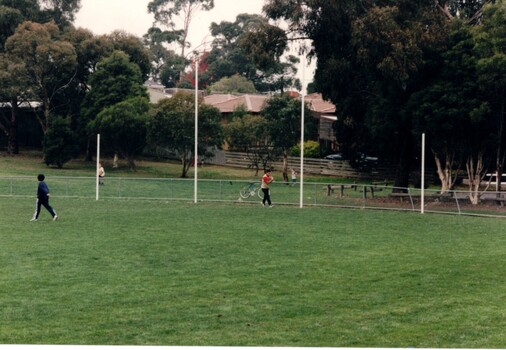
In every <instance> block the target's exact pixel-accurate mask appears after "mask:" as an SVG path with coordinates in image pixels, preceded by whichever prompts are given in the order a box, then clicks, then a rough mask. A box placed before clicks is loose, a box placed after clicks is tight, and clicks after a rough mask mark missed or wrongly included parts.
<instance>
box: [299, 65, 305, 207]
mask: <svg viewBox="0 0 506 350" xmlns="http://www.w3.org/2000/svg"><path fill="white" fill-rule="evenodd" d="M305 73H306V60H305V57H304V56H302V81H301V85H302V87H301V90H300V92H301V99H300V101H301V106H300V108H301V117H300V203H299V207H300V208H302V207H303V206H304V117H305V116H304V111H305V103H304V93H305V91H304V78H305V77H304V75H305Z"/></svg>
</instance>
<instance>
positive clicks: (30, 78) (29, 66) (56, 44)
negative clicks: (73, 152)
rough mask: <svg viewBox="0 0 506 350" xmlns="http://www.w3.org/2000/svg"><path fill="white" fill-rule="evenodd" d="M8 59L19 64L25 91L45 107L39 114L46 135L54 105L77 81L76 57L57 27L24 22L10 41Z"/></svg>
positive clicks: (17, 65)
mask: <svg viewBox="0 0 506 350" xmlns="http://www.w3.org/2000/svg"><path fill="white" fill-rule="evenodd" d="M6 55H7V58H8V59H9V60H11V61H12V62H16V74H17V76H19V77H20V79H21V80H23V81H24V82H26V85H24V86H23V91H24V92H25V94H26V95H31V96H27V97H31V98H33V99H35V100H38V101H41V103H42V114H37V118H38V121H39V123H40V125H41V127H42V130H43V132H44V133H45V132H47V130H48V128H49V125H50V116H51V112H52V110H53V109H54V107H55V106H54V101H55V99H56V98H57V96H58V95H59V94H61V93H62V91H64V90H65V89H66V88H68V86H69V84H70V83H71V82H72V80H73V79H74V78H75V74H76V69H77V61H76V60H77V55H76V51H75V49H74V47H73V45H72V44H71V43H70V42H69V41H67V40H65V38H63V37H62V33H61V31H60V30H59V28H58V26H57V25H56V24H54V23H45V24H39V23H35V22H24V23H23V24H21V25H20V26H18V28H17V29H16V31H15V33H14V34H13V35H12V36H10V37H9V38H8V39H7V42H6Z"/></svg>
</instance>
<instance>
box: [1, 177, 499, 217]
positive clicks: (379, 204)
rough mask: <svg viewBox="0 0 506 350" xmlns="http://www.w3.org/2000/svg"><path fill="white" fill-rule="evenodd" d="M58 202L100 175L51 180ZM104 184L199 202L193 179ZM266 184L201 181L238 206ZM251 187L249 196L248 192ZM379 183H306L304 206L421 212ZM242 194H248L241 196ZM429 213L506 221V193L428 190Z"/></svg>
mask: <svg viewBox="0 0 506 350" xmlns="http://www.w3.org/2000/svg"><path fill="white" fill-rule="evenodd" d="M46 180H47V183H48V185H49V188H50V190H51V196H52V198H89V199H93V200H94V199H95V196H96V192H95V190H96V178H95V177H58V176H48V177H46ZM104 182H105V184H104V185H101V186H99V191H100V198H101V199H151V200H165V201H171V200H174V201H175V200H185V201H192V200H193V198H194V180H193V179H174V178H155V179H153V178H130V177H108V178H106V179H105V181H104ZM259 185H260V181H259V180H258V181H256V180H255V181H244V180H204V179H202V180H198V200H199V201H201V202H217V201H220V202H232V203H249V204H256V205H260V201H261V200H260V198H259V196H258V195H257V191H258V188H259ZM36 189H37V181H36V179H34V178H33V176H30V177H23V176H16V177H0V197H3V198H6V197H35V192H36ZM245 189H249V194H248V193H245V192H244V190H245ZM394 190H399V188H394V187H391V186H384V185H375V184H350V183H322V182H305V183H304V188H303V195H304V198H303V205H304V206H321V207H341V208H360V209H381V210H402V211H414V212H421V203H422V191H421V190H420V189H417V188H405V189H402V190H403V191H401V192H399V191H394ZM241 193H242V195H241ZM271 198H272V200H273V202H274V204H275V205H279V204H282V205H299V204H300V184H299V183H297V184H295V185H294V184H292V183H289V184H286V183H273V184H271ZM423 202H424V212H427V213H444V214H457V215H477V216H493V217H504V218H506V206H505V205H504V203H505V202H506V192H493V191H486V192H483V193H482V194H481V199H480V203H479V204H477V205H472V204H471V202H470V200H469V193H468V192H467V191H448V192H446V193H441V192H440V191H437V190H429V189H426V190H425V191H424V198H423Z"/></svg>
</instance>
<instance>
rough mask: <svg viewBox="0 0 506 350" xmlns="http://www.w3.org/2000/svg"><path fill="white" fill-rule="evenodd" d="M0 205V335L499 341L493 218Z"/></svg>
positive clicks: (186, 206)
mask: <svg viewBox="0 0 506 350" xmlns="http://www.w3.org/2000/svg"><path fill="white" fill-rule="evenodd" d="M33 204H34V203H33V199H31V198H0V212H1V213H2V216H1V224H0V225H1V226H0V227H1V229H0V232H1V233H0V240H1V246H2V249H1V250H0V269H1V272H0V286H1V288H0V324H1V326H0V343H2V344H107V345H113V344H123V345H207V346H213V345H223V346H226V345H235V346H331V347H337V346H339V347H340V346H346V347H460V348H475V347H479V348H504V347H505V345H506V318H505V317H504V315H505V314H506V300H505V298H506V297H505V295H506V277H505V274H504V271H505V269H506V266H505V265H506V256H505V255H506V250H505V248H504V247H505V246H506V233H505V231H504V222H503V221H502V220H496V219H486V218H470V217H454V216H443V215H425V216H422V215H419V214H415V213H399V212H383V211H365V210H345V209H331V208H306V209H303V210H301V209H298V208H295V207H283V206H277V207H274V208H273V209H266V208H261V207H259V206H252V205H230V204H197V205H195V204H193V203H187V202H170V203H167V202H162V201H142V200H101V201H99V202H95V201H93V200H89V199H63V198H55V199H53V201H52V205H53V206H54V207H55V209H56V210H57V212H58V214H59V215H60V217H61V221H58V222H53V221H51V218H50V216H49V214H48V213H47V212H45V211H44V212H42V213H41V217H40V219H39V221H38V222H35V223H33V222H29V219H30V217H31V214H32V211H33Z"/></svg>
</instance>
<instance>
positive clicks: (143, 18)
mask: <svg viewBox="0 0 506 350" xmlns="http://www.w3.org/2000/svg"><path fill="white" fill-rule="evenodd" d="M148 3H149V0H81V10H80V11H79V12H78V14H77V16H76V21H75V25H76V26H78V27H83V28H88V29H90V30H91V31H92V32H93V33H95V34H109V33H110V32H112V31H113V30H116V29H122V30H125V31H126V32H128V33H131V34H135V35H137V36H143V35H144V34H146V32H147V31H148V28H150V27H151V26H152V24H153V16H152V15H151V14H148ZM263 4H264V0H215V1H214V8H213V9H212V10H210V11H200V12H199V13H198V14H197V15H196V16H195V18H193V19H192V23H191V25H190V33H189V41H190V42H191V44H192V47H195V46H197V45H199V44H200V43H202V42H203V41H207V40H209V39H210V37H208V38H206V36H207V35H209V26H210V25H211V23H212V22H217V23H219V22H221V21H228V22H234V21H235V19H236V16H237V15H238V14H240V13H250V14H260V13H261V12H262V6H263Z"/></svg>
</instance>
